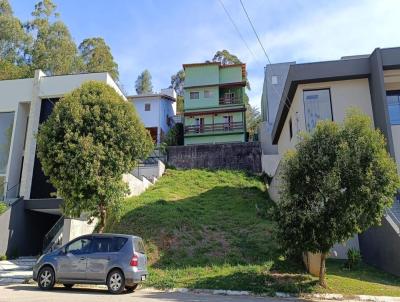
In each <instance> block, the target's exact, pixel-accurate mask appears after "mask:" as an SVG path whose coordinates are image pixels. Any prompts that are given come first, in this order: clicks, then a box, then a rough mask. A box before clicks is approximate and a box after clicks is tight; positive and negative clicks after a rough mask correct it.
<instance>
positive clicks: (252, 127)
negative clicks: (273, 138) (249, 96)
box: [246, 103, 262, 137]
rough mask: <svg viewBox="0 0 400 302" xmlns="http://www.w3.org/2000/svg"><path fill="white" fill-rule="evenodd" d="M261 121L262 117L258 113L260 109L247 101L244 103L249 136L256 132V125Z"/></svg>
mask: <svg viewBox="0 0 400 302" xmlns="http://www.w3.org/2000/svg"><path fill="white" fill-rule="evenodd" d="M261 122H262V117H261V114H260V110H258V108H257V107H254V106H252V105H250V104H249V103H247V105H246V126H247V127H246V128H247V131H248V132H249V135H250V137H254V134H256V133H257V130H258V126H259V125H260V123H261Z"/></svg>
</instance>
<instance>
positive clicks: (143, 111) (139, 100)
mask: <svg viewBox="0 0 400 302" xmlns="http://www.w3.org/2000/svg"><path fill="white" fill-rule="evenodd" d="M128 100H129V101H130V102H131V103H132V104H133V105H134V106H135V108H136V111H137V113H138V115H139V117H140V119H141V120H142V122H143V124H144V126H145V127H146V129H147V130H149V131H150V134H151V137H152V138H153V140H154V142H155V143H157V145H159V144H160V143H161V142H162V140H163V138H164V136H165V134H166V133H167V132H168V131H169V129H171V127H172V126H173V125H174V120H173V117H174V116H175V114H176V92H175V90H174V89H173V88H167V89H161V92H160V93H150V94H141V95H134V96H128Z"/></svg>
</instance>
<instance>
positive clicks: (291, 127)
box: [289, 118, 293, 139]
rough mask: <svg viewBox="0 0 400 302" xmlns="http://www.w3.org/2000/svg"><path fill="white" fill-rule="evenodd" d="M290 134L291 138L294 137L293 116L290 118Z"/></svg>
mask: <svg viewBox="0 0 400 302" xmlns="http://www.w3.org/2000/svg"><path fill="white" fill-rule="evenodd" d="M289 134H290V139H292V137H293V124H292V118H290V120H289Z"/></svg>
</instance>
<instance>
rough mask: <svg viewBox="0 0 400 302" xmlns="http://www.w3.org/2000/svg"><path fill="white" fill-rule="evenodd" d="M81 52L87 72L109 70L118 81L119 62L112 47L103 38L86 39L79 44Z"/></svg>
mask: <svg viewBox="0 0 400 302" xmlns="http://www.w3.org/2000/svg"><path fill="white" fill-rule="evenodd" d="M79 52H80V55H81V58H82V61H83V64H84V67H83V68H84V71H86V72H104V71H106V72H108V73H110V75H111V77H112V78H113V79H114V80H115V81H118V76H119V73H118V64H117V63H115V61H114V58H113V56H112V54H111V50H110V47H109V46H108V45H107V44H106V42H105V41H104V40H103V38H90V39H85V40H83V42H82V43H81V44H80V45H79Z"/></svg>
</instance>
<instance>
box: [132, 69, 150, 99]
mask: <svg viewBox="0 0 400 302" xmlns="http://www.w3.org/2000/svg"><path fill="white" fill-rule="evenodd" d="M135 88H136V93H137V94H145V93H152V92H153V84H152V83H151V74H150V71H148V70H147V69H145V70H143V72H142V73H141V74H140V75H139V76H138V77H137V80H136V83H135Z"/></svg>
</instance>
